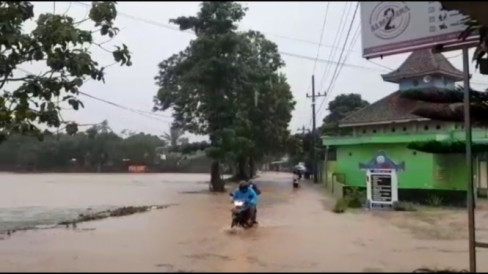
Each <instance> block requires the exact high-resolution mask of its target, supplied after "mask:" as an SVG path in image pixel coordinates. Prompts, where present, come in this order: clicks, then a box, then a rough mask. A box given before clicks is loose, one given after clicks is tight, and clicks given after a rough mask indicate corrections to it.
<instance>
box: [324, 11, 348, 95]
mask: <svg viewBox="0 0 488 274" xmlns="http://www.w3.org/2000/svg"><path fill="white" fill-rule="evenodd" d="M349 4H350V3H349V2H346V4H345V5H344V9H343V10H342V16H341V20H340V21H339V26H338V27H337V32H336V34H335V37H334V42H333V43H332V45H333V46H334V49H333V50H331V51H330V52H329V59H330V60H333V59H334V57H335V54H336V52H337V51H336V49H340V47H339V42H340V40H341V39H340V37H342V33H343V31H342V30H343V27H344V25H345V24H343V23H342V22H343V21H344V20H345V18H347V17H348V16H349V12H350V10H349V9H348V8H349V7H350V5H349ZM346 10H347V12H346ZM346 14H347V15H346ZM329 68H330V66H326V67H325V69H324V73H323V74H322V77H321V78H320V81H319V83H320V88H319V90H322V88H323V85H324V83H325V81H326V80H327V76H328V72H329Z"/></svg>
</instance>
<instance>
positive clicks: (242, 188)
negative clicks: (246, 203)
mask: <svg viewBox="0 0 488 274" xmlns="http://www.w3.org/2000/svg"><path fill="white" fill-rule="evenodd" d="M248 187H249V183H248V182H246V181H242V182H241V183H240V184H239V190H240V191H242V192H245V191H247V189H248Z"/></svg>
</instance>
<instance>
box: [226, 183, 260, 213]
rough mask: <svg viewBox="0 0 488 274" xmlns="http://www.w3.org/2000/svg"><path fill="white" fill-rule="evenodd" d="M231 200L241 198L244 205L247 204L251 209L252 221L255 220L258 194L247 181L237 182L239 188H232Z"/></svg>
mask: <svg viewBox="0 0 488 274" xmlns="http://www.w3.org/2000/svg"><path fill="white" fill-rule="evenodd" d="M231 196H232V199H233V200H241V201H244V202H245V203H246V206H248V207H249V208H250V210H251V214H252V215H251V216H252V221H253V222H254V223H257V222H256V213H257V210H256V206H257V204H258V195H257V194H256V192H255V191H254V190H253V188H252V187H250V186H249V184H248V183H247V182H241V183H240V184H239V188H238V189H236V190H234V192H233V193H232V194H231Z"/></svg>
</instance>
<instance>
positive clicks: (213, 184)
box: [210, 160, 225, 192]
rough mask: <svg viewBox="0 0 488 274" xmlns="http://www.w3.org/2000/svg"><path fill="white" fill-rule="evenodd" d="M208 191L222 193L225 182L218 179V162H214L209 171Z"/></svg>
mask: <svg viewBox="0 0 488 274" xmlns="http://www.w3.org/2000/svg"><path fill="white" fill-rule="evenodd" d="M210 191H213V192H224V191H225V182H224V181H223V180H222V178H220V165H219V161H217V160H214V161H213V163H212V167H211V171H210Z"/></svg>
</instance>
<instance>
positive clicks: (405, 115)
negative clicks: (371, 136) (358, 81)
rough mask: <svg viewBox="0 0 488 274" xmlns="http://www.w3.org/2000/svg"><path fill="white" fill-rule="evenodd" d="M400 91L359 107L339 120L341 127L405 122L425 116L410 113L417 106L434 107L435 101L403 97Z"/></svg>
mask: <svg viewBox="0 0 488 274" xmlns="http://www.w3.org/2000/svg"><path fill="white" fill-rule="evenodd" d="M400 93H401V91H396V92H394V93H392V94H390V95H388V96H386V97H384V98H382V99H380V100H379V101H376V102H374V103H373V104H371V105H369V106H367V107H365V108H363V109H360V110H358V111H356V112H354V113H352V114H350V115H348V116H346V117H345V118H344V119H342V120H341V121H340V123H339V124H340V126H341V127H350V126H355V125H362V124H381V123H388V122H407V121H409V120H419V119H422V120H424V119H425V118H423V117H420V116H417V115H414V114H412V113H413V112H414V111H415V110H416V109H417V108H420V107H426V106H428V107H429V108H435V107H436V106H437V105H440V104H435V103H426V102H422V101H417V100H411V99H407V98H404V97H402V96H401V95H400Z"/></svg>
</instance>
